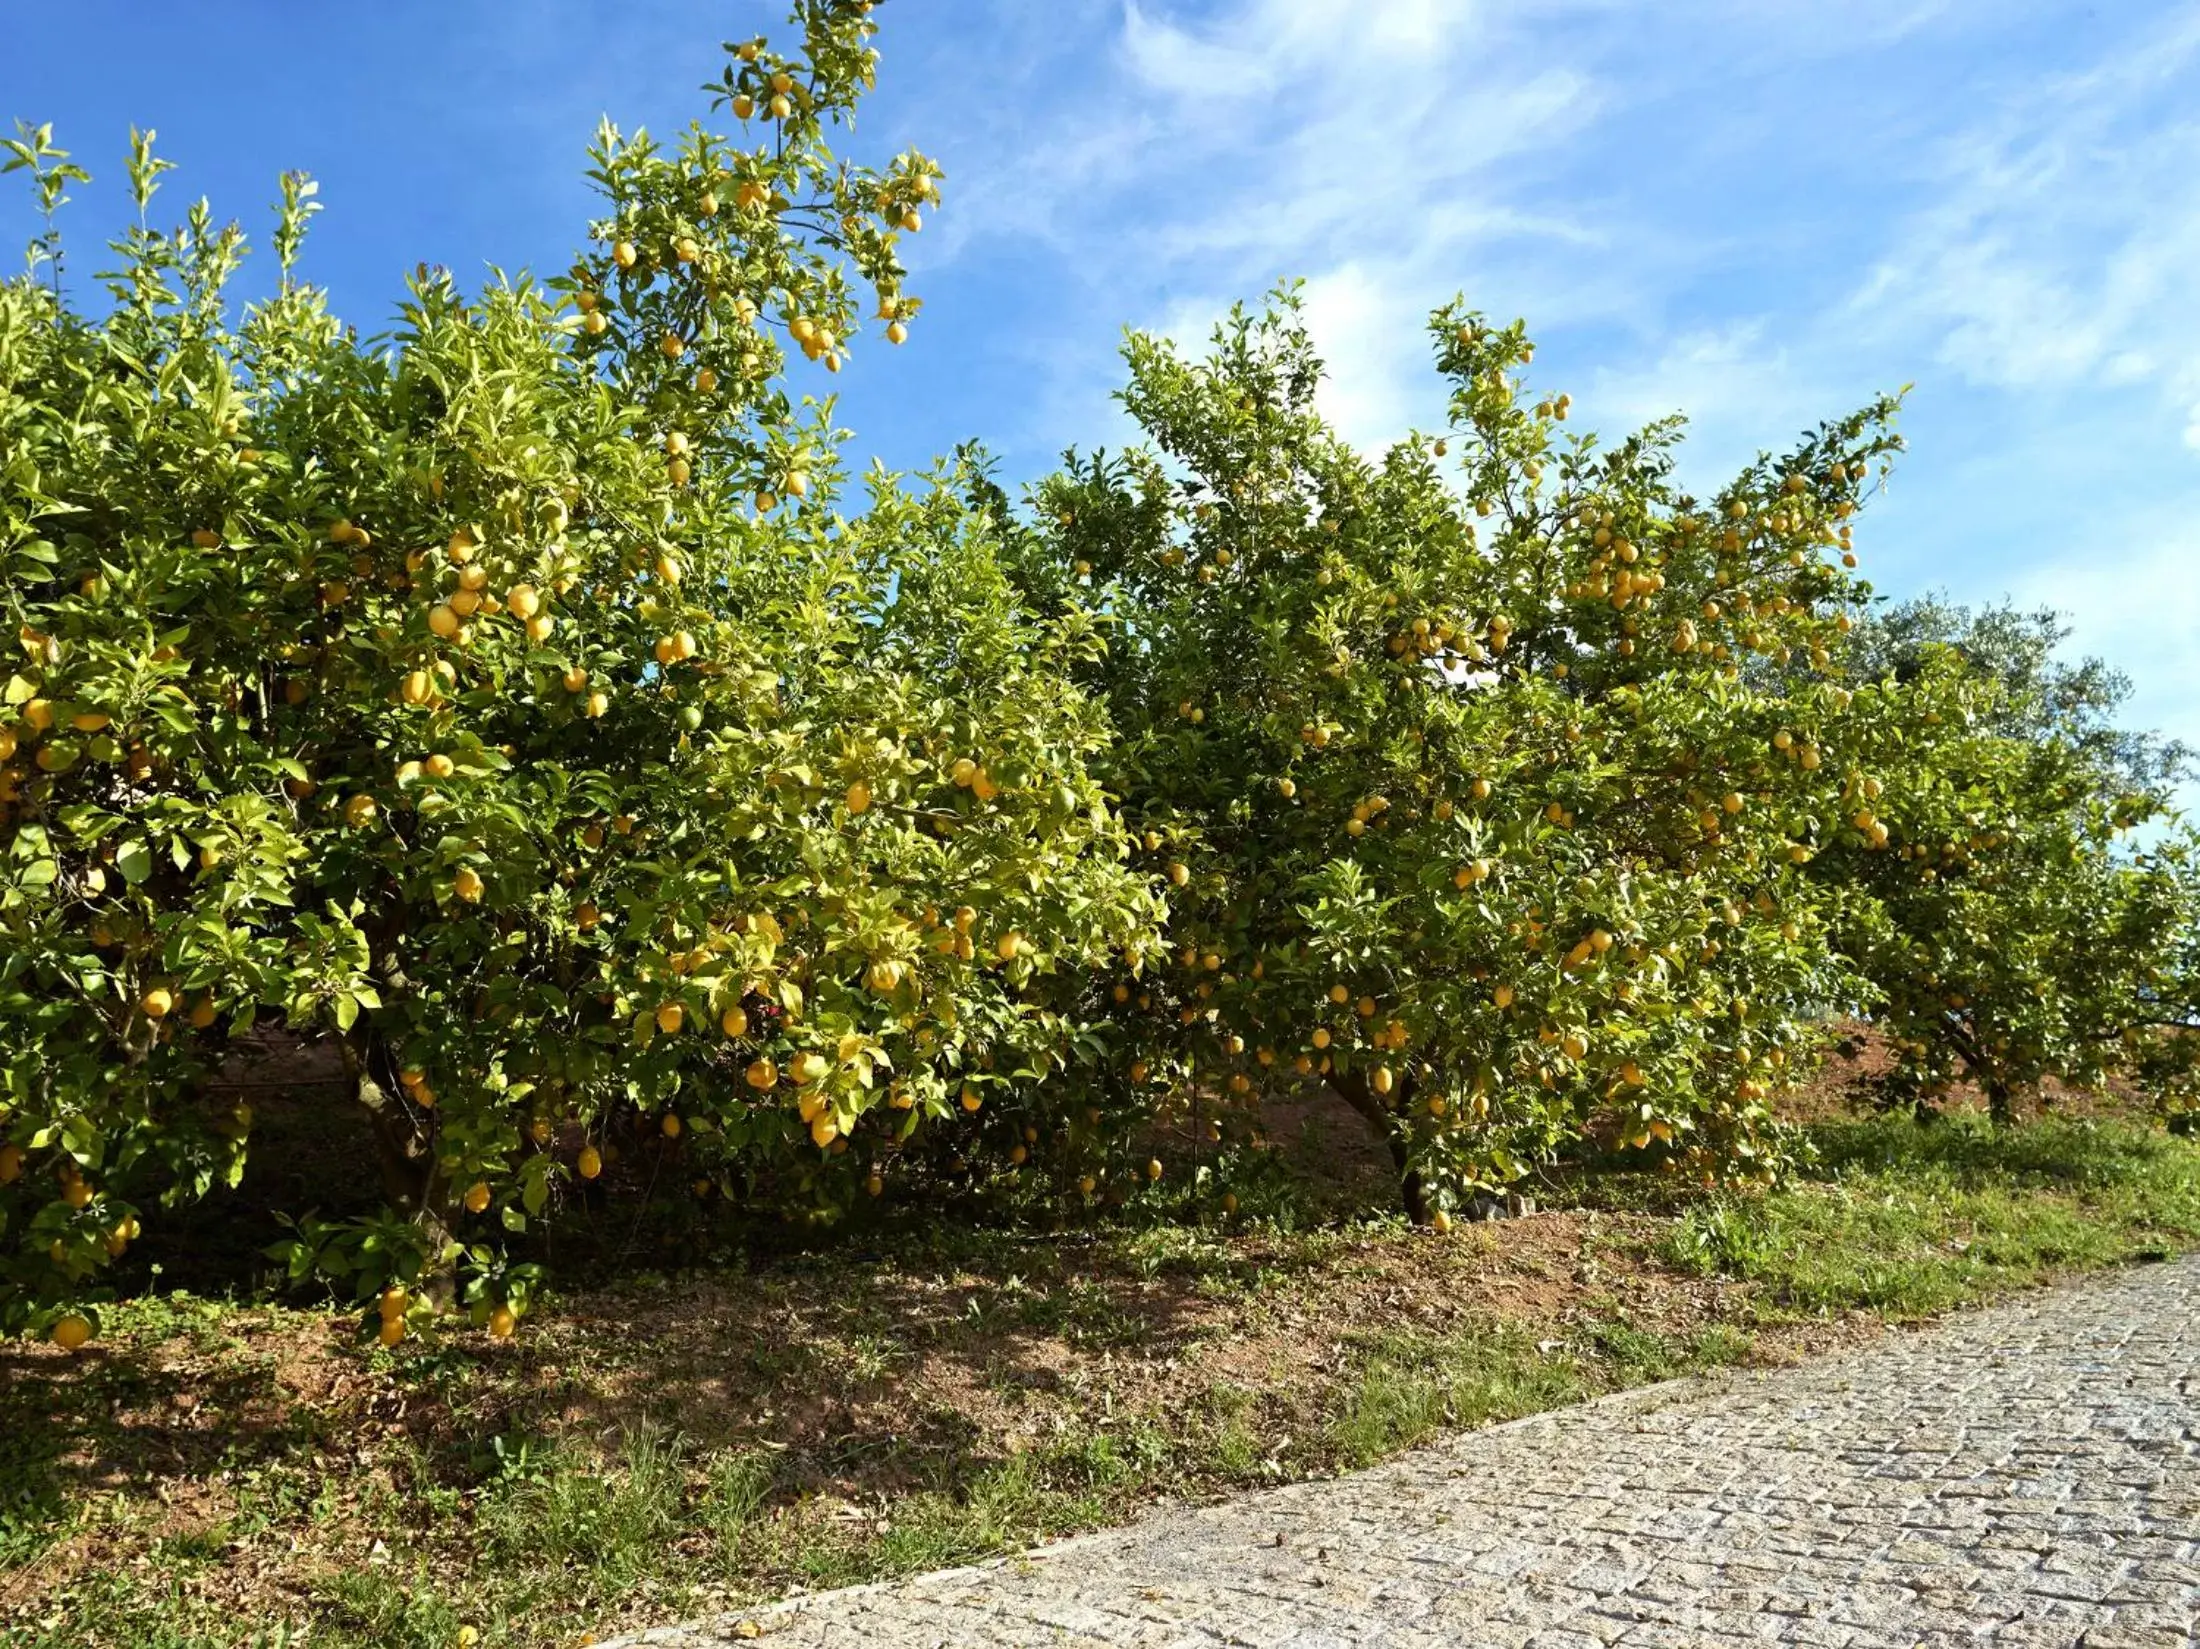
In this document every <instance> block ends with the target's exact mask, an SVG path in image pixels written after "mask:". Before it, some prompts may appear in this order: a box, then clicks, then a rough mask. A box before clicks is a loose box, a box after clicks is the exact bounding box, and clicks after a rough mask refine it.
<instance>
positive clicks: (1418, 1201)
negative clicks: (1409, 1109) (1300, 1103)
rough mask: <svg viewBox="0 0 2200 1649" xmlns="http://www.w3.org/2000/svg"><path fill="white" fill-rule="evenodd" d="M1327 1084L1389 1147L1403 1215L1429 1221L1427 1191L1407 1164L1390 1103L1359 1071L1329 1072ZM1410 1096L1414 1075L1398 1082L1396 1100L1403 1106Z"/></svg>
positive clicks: (1418, 1221) (1402, 1138) (1415, 1220)
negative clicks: (1402, 1204)
mask: <svg viewBox="0 0 2200 1649" xmlns="http://www.w3.org/2000/svg"><path fill="white" fill-rule="evenodd" d="M1329 1086H1330V1087H1331V1088H1332V1089H1333V1090H1334V1091H1335V1092H1336V1094H1337V1096H1338V1097H1339V1098H1340V1099H1342V1100H1343V1101H1344V1102H1345V1103H1346V1104H1347V1105H1349V1106H1351V1107H1352V1108H1353V1109H1354V1110H1355V1111H1357V1112H1359V1113H1360V1117H1361V1119H1362V1120H1363V1121H1364V1122H1366V1124H1367V1126H1368V1128H1369V1130H1370V1131H1371V1132H1373V1134H1374V1135H1375V1137H1376V1138H1377V1139H1379V1140H1381V1141H1382V1142H1383V1143H1384V1144H1385V1145H1386V1146H1388V1147H1389V1148H1390V1160H1391V1162H1392V1164H1393V1165H1394V1166H1395V1167H1396V1168H1397V1170H1398V1186H1399V1191H1400V1194H1401V1196H1402V1197H1403V1199H1404V1203H1405V1210H1406V1217H1407V1218H1408V1219H1410V1220H1412V1221H1413V1223H1414V1224H1416V1225H1425V1224H1427V1223H1428V1217H1429V1208H1428V1193H1427V1191H1426V1190H1425V1189H1424V1188H1423V1186H1422V1184H1421V1176H1420V1175H1419V1174H1418V1173H1416V1172H1415V1171H1414V1170H1412V1169H1411V1168H1408V1167H1407V1166H1406V1156H1407V1153H1406V1139H1405V1133H1404V1131H1403V1130H1401V1129H1400V1128H1398V1127H1397V1126H1396V1125H1395V1124H1396V1121H1397V1113H1396V1111H1395V1110H1394V1109H1393V1108H1392V1105H1391V1102H1390V1101H1389V1100H1388V1099H1386V1098H1384V1096H1383V1095H1381V1094H1378V1093H1377V1092H1375V1090H1374V1089H1372V1088H1370V1087H1369V1086H1368V1085H1367V1078H1366V1077H1365V1076H1363V1075H1361V1074H1360V1073H1359V1072H1358V1071H1338V1072H1334V1073H1332V1074H1331V1076H1330V1078H1329ZM1412 1098H1413V1078H1412V1076H1411V1075H1408V1076H1407V1077H1406V1078H1405V1080H1404V1081H1403V1082H1402V1083H1401V1084H1400V1085H1399V1089H1398V1095H1397V1101H1398V1104H1399V1105H1400V1106H1404V1105H1406V1104H1408V1103H1410V1101H1411V1100H1412Z"/></svg>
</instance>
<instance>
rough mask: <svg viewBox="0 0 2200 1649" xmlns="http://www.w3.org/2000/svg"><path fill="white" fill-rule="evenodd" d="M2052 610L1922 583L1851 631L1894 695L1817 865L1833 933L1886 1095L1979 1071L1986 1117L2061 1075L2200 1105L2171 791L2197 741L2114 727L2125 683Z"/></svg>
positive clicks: (1867, 680)
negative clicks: (1879, 1037) (1849, 804)
mask: <svg viewBox="0 0 2200 1649" xmlns="http://www.w3.org/2000/svg"><path fill="white" fill-rule="evenodd" d="M2063 634H2064V631H2063V629H2062V627H2061V626H2060V624H2059V623H2057V622H2056V621H2055V620H2054V618H2053V615H2050V614H2034V615H2026V614H2018V613H2015V612H2011V611H2007V610H1998V611H1991V610H1990V611H1988V612H1985V613H1980V614H1970V613H1965V612H1963V611H1961V610H1959V609H1950V608H1947V607H1945V606H1944V605H1942V604H1940V603H1938V602H1931V601H1927V602H1918V603H1911V604H1907V605H1905V606H1903V607H1899V608H1895V609H1892V610H1890V611H1887V612H1885V613H1882V614H1877V615H1874V617H1873V618H1872V619H1871V620H1870V621H1869V622H1868V623H1867V624H1866V625H1865V626H1864V628H1863V629H1862V630H1861V631H1860V632H1859V634H1858V637H1857V645H1856V648H1855V655H1856V656H1855V660H1854V669H1855V672H1856V674H1857V675H1858V677H1859V678H1860V680H1861V681H1862V686H1861V688H1860V692H1861V694H1862V695H1863V696H1865V697H1867V698H1869V699H1873V700H1876V701H1878V702H1879V703H1881V704H1883V705H1884V706H1885V707H1886V710H1887V712H1888V713H1887V714H1886V715H1884V716H1883V717H1881V718H1879V720H1878V723H1877V726H1876V738H1875V740H1874V741H1873V742H1874V743H1875V744H1876V748H1873V749H1869V750H1867V751H1865V752H1864V754H1866V755H1867V757H1868V764H1869V766H1870V767H1871V768H1872V769H1873V770H1874V771H1876V772H1878V773H1882V774H1884V775H1885V776H1886V789H1885V790H1884V792H1882V790H1881V788H1880V787H1879V786H1878V785H1876V784H1875V785H1874V786H1873V787H1872V789H1871V791H1870V793H1869V794H1868V795H1866V794H1861V793H1860V794H1858V795H1857V796H1856V797H1855V801H1856V804H1857V807H1858V812H1857V813H1856V814H1855V815H1854V816H1853V818H1852V820H1851V821H1850V822H1851V825H1852V826H1854V825H1859V824H1871V825H1873V826H1874V828H1875V829H1876V830H1877V831H1879V832H1882V833H1891V836H1892V851H1891V852H1882V853H1870V854H1867V853H1863V852H1860V851H1859V848H1860V847H1862V846H1863V845H1864V841H1863V838H1862V835H1861V833H1860V832H1857V831H1855V830H1854V829H1851V830H1847V831H1843V832H1840V833H1839V834H1838V836H1837V838H1836V842H1835V843H1834V844H1833V850H1832V851H1830V852H1828V853H1827V854H1825V855H1823V856H1821V857H1820V858H1819V859H1818V861H1817V862H1816V863H1815V864H1814V866H1813V867H1812V868H1813V874H1814V875H1817V876H1819V877H1821V878H1822V879H1823V880H1824V881H1825V882H1826V883H1827V885H1828V887H1829V889H1832V890H1836V891H1838V892H1839V893H1840V894H1841V895H1842V897H1841V901H1840V905H1839V909H1840V912H1841V916H1840V920H1839V921H1838V922H1837V924H1836V925H1835V929H1834V939H1835V942H1836V943H1837V944H1839V945H1840V946H1841V947H1842V948H1843V950H1844V951H1845V952H1846V953H1848V954H1849V955H1850V956H1851V957H1852V959H1853V961H1854V963H1855V966H1856V967H1857V969H1858V971H1859V972H1860V973H1861V974H1862V975H1863V976H1864V978H1865V979H1866V980H1867V981H1868V982H1869V984H1870V986H1871V990H1872V1000H1873V1002H1874V1018H1875V1019H1876V1020H1877V1021H1878V1022H1879V1023H1880V1025H1881V1026H1882V1027H1883V1028H1884V1029H1885V1030H1886V1032H1887V1034H1888V1037H1889V1039H1890V1041H1891V1043H1892V1046H1893V1048H1894V1051H1895V1054H1896V1056H1897V1058H1896V1065H1895V1069H1894V1071H1893V1073H1892V1076H1891V1078H1890V1080H1889V1082H1888V1084H1887V1087H1886V1096H1887V1098H1888V1100H1889V1101H1890V1102H1892V1103H1901V1104H1914V1105H1931V1104H1936V1103H1938V1102H1940V1101H1942V1100H1944V1099H1945V1098H1947V1097H1948V1096H1949V1094H1950V1093H1951V1091H1952V1090H1953V1089H1954V1088H1955V1086H1956V1085H1957V1084H1958V1083H1962V1082H1970V1083H1973V1084H1975V1085H1976V1086H1977V1088H1978V1090H1979V1091H1980V1092H1981V1093H1982V1094H1983V1095H1984V1096H1985V1098H1986V1100H1987V1102H1988V1106H1989V1108H1990V1110H1991V1112H1992V1114H1993V1115H1994V1117H1995V1118H1996V1119H1997V1120H1999V1121H2003V1122H2007V1121H2009V1120H2012V1119H2013V1117H2014V1115H2015V1113H2016V1109H2017V1106H2018V1104H2019V1103H2020V1101H2022V1100H2023V1099H2025V1098H2026V1097H2028V1096H2030V1095H2032V1094H2034V1093H2036V1092H2037V1091H2038V1090H2039V1088H2040V1085H2041V1084H2042V1082H2044V1081H2045V1080H2046V1079H2048V1078H2051V1077H2052V1078H2056V1079H2059V1080H2061V1081H2063V1082H2066V1083H2069V1084H2071V1085H2074V1086H2080V1087H2092V1086H2098V1085H2100V1084H2102V1083H2106V1082H2109V1081H2111V1080H2116V1079H2124V1080H2131V1081H2136V1082H2138V1083H2140V1084H2141V1085H2142V1086H2143V1087H2144V1088H2145V1089H2146V1090H2147V1092H2148V1093H2149V1094H2150V1095H2152V1096H2153V1097H2154V1098H2155V1099H2156V1100H2157V1101H2158V1102H2159V1103H2160V1104H2161V1105H2163V1107H2164V1108H2165V1109H2168V1110H2170V1111H2172V1112H2173V1113H2182V1112H2183V1111H2184V1110H2185V1109H2186V1108H2188V1107H2189V1105H2190V1103H2191V1093H2192V1086H2193V1047H2192V1037H2191V1035H2190V1032H2191V1030H2192V1028H2193V1027H2194V1026H2195V1024H2196V1023H2200V992H2196V990H2195V981H2196V978H2200V976H2196V975H2195V974H2194V972H2193V966H2192V962H2193V954H2192V953H2193V948H2194V945H2195V943H2196V940H2200V903H2196V893H2200V879H2196V874H2195V869H2194V861H2193V844H2192V840H2191V837H2190V834H2189V832H2187V831H2185V830H2182V829H2180V828H2178V826H2177V824H2176V821H2175V815H2174V811H2173V806H2172V804H2173V801H2174V797H2175V788H2176V785H2177V783H2178V782H2179V780H2180V779H2182V778H2183V777H2184V776H2185V760H2186V758H2185V752H2184V751H2183V750H2182V749H2180V748H2179V747H2177V746H2175V745H2172V744H2165V743H2163V742H2162V741H2160V740H2158V739H2154V738H2152V737H2149V736H2146V735H2136V734H2132V733H2130V732H2128V731H2125V730H2123V729H2120V728H2118V727H2117V726H2116V725H2115V721H2114V712H2115V710H2116V708H2117V707H2118V705H2119V704H2120V703H2121V702H2122V701H2123V699H2124V698H2125V696H2126V695H2127V693H2128V690H2129V689H2128V685H2127V684H2126V683H2124V682H2123V681H2122V680H2121V679H2120V678H2118V677H2116V676H2115V675H2114V674H2113V673H2112V672H2109V671H2107V670H2106V669H2105V668H2103V667H2102V666H2101V665H2099V664H2098V663H2097V662H2095V661H2085V662H2083V663H2080V664H2077V665H2066V664H2063V663H2061V662H2059V661H2058V660H2057V658H2056V656H2055V647H2056V644H2057V643H2058V642H2059V641H2060V640H2061V639H2062V638H2063Z"/></svg>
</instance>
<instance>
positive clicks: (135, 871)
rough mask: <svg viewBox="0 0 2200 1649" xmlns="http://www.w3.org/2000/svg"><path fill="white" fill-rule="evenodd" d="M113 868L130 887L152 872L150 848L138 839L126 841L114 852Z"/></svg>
mask: <svg viewBox="0 0 2200 1649" xmlns="http://www.w3.org/2000/svg"><path fill="white" fill-rule="evenodd" d="M115 868H116V869H117V870H119V871H121V872H122V876H123V880H125V881H126V882H128V883H129V884H130V885H131V886H132V887H136V886H137V885H138V884H139V883H141V882H143V881H144V880H145V878H146V877H148V876H150V875H152V874H153V854H152V850H151V849H150V848H148V847H147V846H146V845H145V844H144V843H143V842H140V841H134V840H133V841H127V842H124V843H123V844H122V846H121V847H120V848H119V849H117V850H116V852H115Z"/></svg>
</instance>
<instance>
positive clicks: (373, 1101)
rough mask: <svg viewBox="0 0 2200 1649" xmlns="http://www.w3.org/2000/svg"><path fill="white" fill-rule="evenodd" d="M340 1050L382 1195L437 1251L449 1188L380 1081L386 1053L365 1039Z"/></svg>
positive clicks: (444, 1230)
mask: <svg viewBox="0 0 2200 1649" xmlns="http://www.w3.org/2000/svg"><path fill="white" fill-rule="evenodd" d="M341 1046H342V1049H343V1056H344V1073H345V1075H346V1076H347V1077H349V1078H350V1079H351V1084H352V1097H353V1098H354V1099H356V1100H357V1101H358V1103H359V1105H360V1108H361V1109H363V1110H364V1111H365V1112H366V1113H367V1121H368V1124H369V1125H370V1126H371V1127H372V1128H373V1130H374V1156H375V1165H376V1167H377V1168H378V1169H379V1170H380V1172H381V1177H382V1194H383V1195H384V1196H386V1197H387V1198H388V1199H389V1200H390V1202H391V1203H393V1204H394V1205H395V1206H397V1207H399V1208H402V1209H403V1210H404V1211H405V1212H406V1213H408V1214H410V1215H412V1216H413V1218H414V1219H415V1220H416V1221H418V1222H419V1223H420V1224H421V1225H423V1226H424V1227H426V1228H427V1229H428V1231H429V1235H430V1237H431V1238H432V1239H433V1242H434V1245H435V1246H436V1247H441V1246H442V1240H443V1238H444V1237H446V1236H447V1235H448V1234H449V1231H450V1219H449V1215H450V1207H449V1204H450V1185H449V1183H448V1182H447V1180H446V1179H445V1178H444V1174H443V1170H442V1167H441V1165H440V1164H439V1163H438V1162H437V1161H436V1156H435V1151H434V1148H433V1144H432V1142H431V1141H430V1139H429V1138H428V1135H427V1131H426V1130H425V1129H424V1128H423V1127H422V1126H421V1125H420V1122H419V1120H418V1119H417V1118H415V1117H414V1116H413V1115H412V1114H411V1112H410V1111H409V1110H408V1108H407V1107H406V1106H405V1104H404V1103H403V1101H401V1100H400V1099H399V1098H398V1096H397V1095H396V1094H394V1093H393V1092H391V1090H390V1089H389V1088H387V1087H385V1086H384V1085H383V1083H382V1081H381V1080H380V1077H381V1076H382V1075H384V1074H386V1072H387V1071H388V1069H390V1068H391V1066H392V1061H391V1059H390V1057H389V1055H388V1052H387V1050H386V1049H384V1048H382V1047H381V1046H380V1044H379V1043H378V1042H375V1041H370V1040H366V1039H361V1040H360V1041H357V1042H355V1041H353V1040H352V1039H351V1038H348V1037H347V1038H346V1039H345V1040H344V1041H343V1043H342V1044H341Z"/></svg>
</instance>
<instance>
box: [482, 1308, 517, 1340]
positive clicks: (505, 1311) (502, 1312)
mask: <svg viewBox="0 0 2200 1649" xmlns="http://www.w3.org/2000/svg"><path fill="white" fill-rule="evenodd" d="M518 1327H519V1318H518V1317H516V1316H514V1315H513V1313H512V1308H511V1307H510V1306H508V1305H500V1306H498V1307H497V1308H496V1310H494V1311H492V1312H490V1313H489V1332H490V1333H491V1334H494V1335H495V1336H496V1337H497V1338H498V1339H500V1340H509V1339H510V1338H511V1337H512V1331H513V1330H514V1329H516V1328H518Z"/></svg>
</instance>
